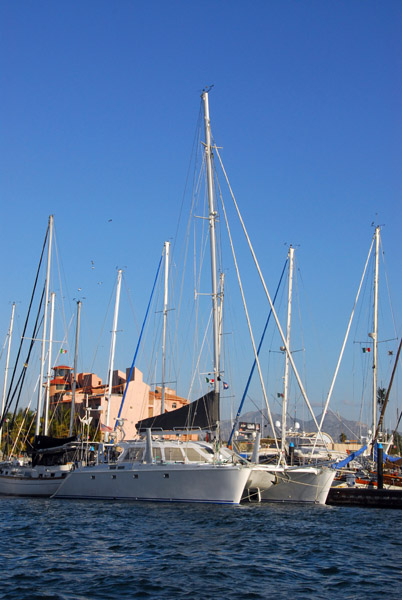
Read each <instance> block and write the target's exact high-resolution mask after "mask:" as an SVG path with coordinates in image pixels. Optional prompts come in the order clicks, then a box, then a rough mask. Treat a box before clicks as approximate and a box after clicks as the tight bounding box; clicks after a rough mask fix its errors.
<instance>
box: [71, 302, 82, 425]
mask: <svg viewBox="0 0 402 600" xmlns="http://www.w3.org/2000/svg"><path fill="white" fill-rule="evenodd" d="M81 304H82V302H81V301H80V300H78V302H77V326H76V330H75V353H74V371H73V390H72V397H71V412H70V429H69V435H70V436H72V435H73V428H74V416H75V389H76V387H77V365H78V341H79V337H80V319H81Z"/></svg>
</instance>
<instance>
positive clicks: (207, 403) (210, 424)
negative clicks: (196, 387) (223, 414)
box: [136, 391, 219, 431]
mask: <svg viewBox="0 0 402 600" xmlns="http://www.w3.org/2000/svg"><path fill="white" fill-rule="evenodd" d="M218 421H219V393H217V392H214V391H211V392H208V394H205V396H202V398H198V400H194V402H190V404H186V405H185V406H182V408H177V409H176V410H171V411H169V412H165V413H164V414H163V415H157V416H155V417H149V418H148V419H142V420H141V421H138V423H137V424H136V428H137V430H138V431H144V430H145V429H159V430H163V431H173V430H175V429H216V427H217V423H218Z"/></svg>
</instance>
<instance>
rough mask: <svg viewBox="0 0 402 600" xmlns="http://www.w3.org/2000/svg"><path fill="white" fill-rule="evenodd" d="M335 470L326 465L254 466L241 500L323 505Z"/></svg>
mask: <svg viewBox="0 0 402 600" xmlns="http://www.w3.org/2000/svg"><path fill="white" fill-rule="evenodd" d="M334 477H335V471H334V470H333V469H330V468H327V467H308V466H304V467H286V468H283V467H277V466H274V465H256V466H255V467H254V468H253V471H252V474H251V476H250V478H249V480H248V481H247V484H246V490H245V492H246V493H245V495H244V499H249V500H250V501H255V502H258V501H261V502H306V503H312V504H325V502H326V500H327V496H328V492H329V489H330V487H331V485H332V482H333V480H334Z"/></svg>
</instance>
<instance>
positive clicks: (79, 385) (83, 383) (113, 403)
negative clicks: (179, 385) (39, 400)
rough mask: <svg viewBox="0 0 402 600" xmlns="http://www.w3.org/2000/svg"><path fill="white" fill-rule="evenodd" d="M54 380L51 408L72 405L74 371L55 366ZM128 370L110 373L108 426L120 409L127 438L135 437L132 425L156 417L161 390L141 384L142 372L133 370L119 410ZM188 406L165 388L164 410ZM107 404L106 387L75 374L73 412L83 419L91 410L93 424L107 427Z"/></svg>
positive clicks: (97, 380)
mask: <svg viewBox="0 0 402 600" xmlns="http://www.w3.org/2000/svg"><path fill="white" fill-rule="evenodd" d="M53 370H54V378H53V379H52V381H51V382H50V401H51V404H52V406H53V407H54V406H56V405H71V399H72V383H73V370H72V368H71V367H67V366H63V365H61V366H57V367H54V369H53ZM129 371H130V370H129V369H127V371H126V373H123V372H122V371H114V372H113V380H112V395H111V398H110V407H109V426H110V427H111V428H112V429H113V428H114V426H115V423H116V419H117V416H118V414H119V411H120V408H121V415H120V418H121V419H124V425H123V428H124V431H125V434H126V439H128V440H129V439H132V438H133V437H134V436H135V434H136V428H135V425H136V423H138V421H140V420H141V419H145V418H147V417H153V416H155V415H159V414H160V411H161V395H162V394H161V388H159V387H156V388H155V390H151V388H150V386H149V385H148V384H147V383H145V382H144V381H143V376H142V372H141V371H140V370H139V369H137V368H134V369H133V373H132V375H131V378H130V381H129V384H128V388H127V393H126V396H125V399H124V404H123V406H122V407H121V403H122V399H123V393H124V390H125V387H126V382H127V378H128V375H129ZM185 404H188V400H186V399H185V398H180V397H179V396H177V395H176V393H175V391H174V390H171V389H168V388H165V410H166V411H170V410H175V409H176V408H181V407H182V406H184V405H185ZM107 405H108V385H107V384H106V385H105V384H104V383H102V380H101V378H100V377H98V376H97V375H95V374H94V373H78V375H77V381H76V390H75V411H76V414H77V415H79V416H81V417H83V416H84V415H85V407H86V406H87V407H88V408H90V409H92V410H93V412H91V416H92V417H93V421H92V424H99V426H100V424H103V425H106V415H107Z"/></svg>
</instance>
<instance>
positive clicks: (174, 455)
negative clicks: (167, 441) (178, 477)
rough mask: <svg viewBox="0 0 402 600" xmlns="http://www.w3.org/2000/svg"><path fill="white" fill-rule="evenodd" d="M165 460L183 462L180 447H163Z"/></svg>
mask: <svg viewBox="0 0 402 600" xmlns="http://www.w3.org/2000/svg"><path fill="white" fill-rule="evenodd" d="M165 460H166V462H183V460H184V456H183V452H182V450H181V448H174V447H173V448H169V447H167V448H165Z"/></svg>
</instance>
